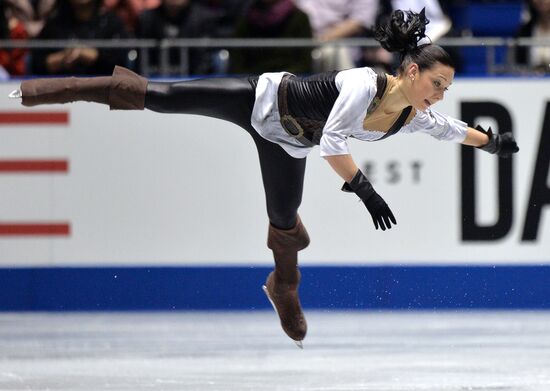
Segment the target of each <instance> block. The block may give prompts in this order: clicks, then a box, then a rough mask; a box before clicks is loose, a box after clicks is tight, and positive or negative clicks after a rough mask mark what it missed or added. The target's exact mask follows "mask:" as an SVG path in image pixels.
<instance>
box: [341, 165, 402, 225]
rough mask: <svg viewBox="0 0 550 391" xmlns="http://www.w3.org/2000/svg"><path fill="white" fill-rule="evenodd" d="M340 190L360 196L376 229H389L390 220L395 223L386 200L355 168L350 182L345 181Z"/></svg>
mask: <svg viewBox="0 0 550 391" xmlns="http://www.w3.org/2000/svg"><path fill="white" fill-rule="evenodd" d="M342 191H346V192H354V193H355V194H357V195H358V196H359V198H361V200H362V201H363V203H364V204H365V206H366V207H367V210H368V211H369V213H370V215H371V216H372V222H373V223H374V227H375V228H376V229H378V226H380V228H382V231H385V230H386V228H387V229H390V228H391V224H390V221H391V222H392V223H393V224H394V225H396V224H397V221H396V220H395V217H394V216H393V213H392V211H391V210H390V207H389V206H388V204H386V201H384V199H383V198H382V197H380V195H379V194H378V193H377V192H376V191H375V190H374V188H373V187H372V185H371V183H370V182H369V180H368V179H367V177H366V176H365V175H364V174H363V173H362V172H361V170H357V173H356V174H355V176H354V177H353V179H352V180H351V182H350V183H347V182H345V183H344V186H342Z"/></svg>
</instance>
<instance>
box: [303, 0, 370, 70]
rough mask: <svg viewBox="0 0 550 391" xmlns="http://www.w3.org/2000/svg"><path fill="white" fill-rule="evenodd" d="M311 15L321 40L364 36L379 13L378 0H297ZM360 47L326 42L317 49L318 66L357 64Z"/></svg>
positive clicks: (328, 67)
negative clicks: (339, 45) (353, 47)
mask: <svg viewBox="0 0 550 391" xmlns="http://www.w3.org/2000/svg"><path fill="white" fill-rule="evenodd" d="M295 2H296V5H297V6H298V7H299V8H301V9H302V10H303V11H304V12H305V13H306V14H307V15H308V16H309V20H310V22H311V26H312V28H313V32H314V36H315V37H316V38H318V39H320V40H322V41H333V40H336V39H341V38H351V37H358V36H362V35H363V34H364V32H365V31H366V30H367V29H369V28H372V26H374V24H375V21H376V15H377V13H378V0H346V1H342V0H295ZM358 53H359V52H358V50H350V49H349V48H347V47H338V46H323V47H322V48H321V49H319V50H316V57H317V58H318V62H319V63H318V65H319V66H318V67H317V68H318V69H316V71H320V70H340V69H347V68H352V67H353V66H355V60H356V58H355V57H357V54H358Z"/></svg>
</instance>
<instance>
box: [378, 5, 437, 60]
mask: <svg viewBox="0 0 550 391" xmlns="http://www.w3.org/2000/svg"><path fill="white" fill-rule="evenodd" d="M405 15H406V18H405ZM428 23H430V21H429V20H428V19H427V18H426V9H425V8H422V11H420V12H419V13H416V12H413V11H401V10H395V11H393V12H392V13H391V17H390V18H389V20H388V21H387V22H386V23H381V24H380V25H379V26H378V28H377V29H376V32H375V36H374V37H375V39H376V40H377V41H378V42H380V45H382V47H383V48H384V49H386V50H388V51H390V52H399V53H401V54H402V55H404V54H405V53H407V52H410V51H413V50H415V49H416V48H417V47H418V41H420V40H421V39H422V38H424V37H425V36H426V25H427V24H428Z"/></svg>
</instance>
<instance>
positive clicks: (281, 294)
mask: <svg viewBox="0 0 550 391" xmlns="http://www.w3.org/2000/svg"><path fill="white" fill-rule="evenodd" d="M308 245H309V236H308V234H307V231H306V229H305V227H304V225H303V224H302V221H301V220H300V217H299V216H297V218H296V225H295V226H294V228H291V229H279V228H275V227H274V226H273V225H270V226H269V232H268V238H267V246H268V247H269V248H270V249H271V250H273V256H274V258H275V270H274V271H272V272H271V273H269V275H268V277H267V279H266V282H265V285H264V286H263V287H262V288H263V290H264V292H265V294H266V296H267V298H268V299H269V301H270V302H271V305H272V306H273V308H274V309H275V312H276V313H277V315H278V316H279V320H280V321H281V327H282V328H283V331H284V332H285V333H286V334H287V335H288V336H289V337H290V338H291V339H292V340H293V341H294V342H295V343H296V345H298V347H300V348H303V345H302V340H303V339H304V338H305V336H306V333H307V323H306V318H305V316H304V313H303V311H302V306H301V305H300V298H299V296H298V286H299V285H300V278H301V275H300V270H299V269H298V251H300V250H303V249H304V248H306V247H307V246H308Z"/></svg>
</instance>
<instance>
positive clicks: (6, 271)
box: [0, 266, 550, 311]
mask: <svg viewBox="0 0 550 391" xmlns="http://www.w3.org/2000/svg"><path fill="white" fill-rule="evenodd" d="M270 270H271V268H268V267H252V266H248V267H247V266H231V267H52V268H0V311H115V310H116V311H118V310H251V309H267V308H270V305H269V303H268V301H267V299H266V298H265V296H264V294H263V292H262V290H261V285H262V283H263V282H264V280H265V277H266V276H267V274H268V273H269V271H270ZM301 270H302V285H301V288H300V293H301V299H302V304H303V305H304V307H305V308H310V309H390V310H397V309H399V310H400V309H419V310H420V309H421V310H430V309H550V266H497V267H493V266H326V267H325V266H309V267H302V268H301Z"/></svg>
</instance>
